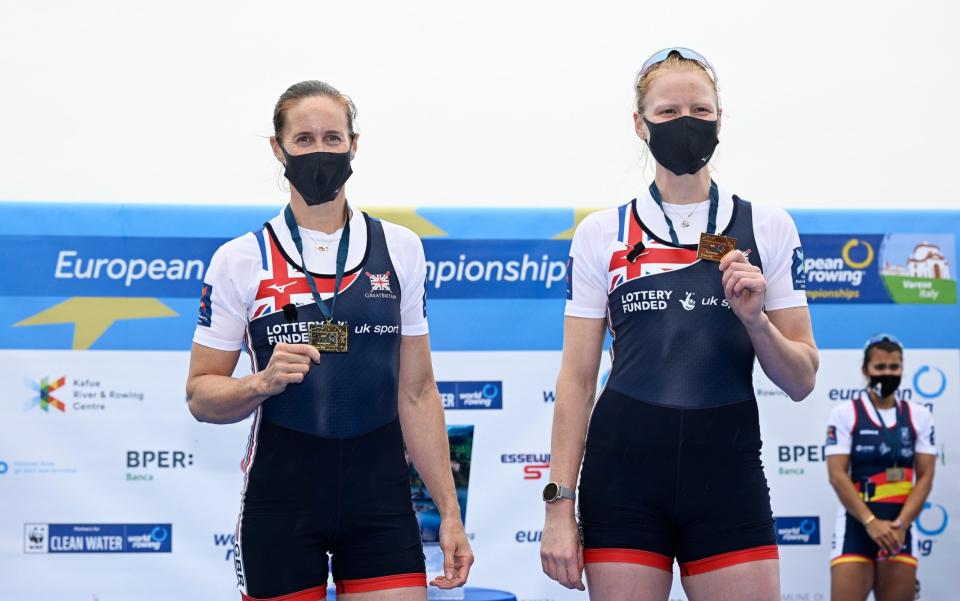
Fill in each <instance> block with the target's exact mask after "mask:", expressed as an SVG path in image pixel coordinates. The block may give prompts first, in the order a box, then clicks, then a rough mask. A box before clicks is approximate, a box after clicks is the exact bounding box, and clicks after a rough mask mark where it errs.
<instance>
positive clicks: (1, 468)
mask: <svg viewBox="0 0 960 601" xmlns="http://www.w3.org/2000/svg"><path fill="white" fill-rule="evenodd" d="M9 469H10V466H8V465H7V462H6V461H0V475H3V474H6V473H7V470H9Z"/></svg>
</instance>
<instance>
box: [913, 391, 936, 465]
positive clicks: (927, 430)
mask: <svg viewBox="0 0 960 601" xmlns="http://www.w3.org/2000/svg"><path fill="white" fill-rule="evenodd" d="M910 416H911V417H912V418H913V427H914V428H915V429H916V431H917V444H916V446H915V447H914V452H916V453H923V454H924V455H936V454H937V447H936V440H935V438H934V434H933V414H932V413H930V410H929V409H927V408H926V407H924V406H923V405H918V404H917V403H910Z"/></svg>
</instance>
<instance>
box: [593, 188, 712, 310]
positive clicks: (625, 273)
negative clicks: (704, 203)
mask: <svg viewBox="0 0 960 601" xmlns="http://www.w3.org/2000/svg"><path fill="white" fill-rule="evenodd" d="M635 202H636V201H635V200H634V201H631V202H629V203H627V204H625V205H621V206H620V211H619V219H620V231H619V235H618V237H617V240H618V243H619V244H620V245H622V247H621V248H619V249H618V250H615V251H614V252H613V254H612V256H611V257H610V267H609V273H608V279H609V282H610V287H609V288H608V290H607V292H608V293H610V292H613V291H614V290H616V289H617V288H618V287H620V286H622V285H624V284H626V283H627V282H631V281H633V280H636V279H638V278H644V277H647V276H652V275H658V274H661V273H665V272H668V271H675V270H677V269H683V268H684V267H689V266H690V265H693V264H694V263H696V262H697V251H696V250H691V249H688V248H677V247H675V246H670V245H667V244H664V243H663V242H660V241H659V240H657V239H656V238H654V237H652V236H651V235H650V234H649V233H648V232H647V231H646V230H644V229H643V228H642V227H641V226H640V223H639V221H638V220H637V216H636V210H635V208H634V203H635ZM638 243H642V244H641V246H640V247H639V249H637V244H638ZM631 259H633V260H632V261H631Z"/></svg>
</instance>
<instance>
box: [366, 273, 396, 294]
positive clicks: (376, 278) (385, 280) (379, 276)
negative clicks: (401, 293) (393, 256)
mask: <svg viewBox="0 0 960 601" xmlns="http://www.w3.org/2000/svg"><path fill="white" fill-rule="evenodd" d="M366 273H367V277H368V278H370V290H371V291H373V292H377V291H378V290H379V291H383V292H393V291H392V290H390V272H389V271H388V272H386V273H370V272H369V271H368V272H366Z"/></svg>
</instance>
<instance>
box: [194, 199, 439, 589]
mask: <svg viewBox="0 0 960 601" xmlns="http://www.w3.org/2000/svg"><path fill="white" fill-rule="evenodd" d="M300 235H301V237H302V239H303V247H304V249H303V252H304V260H305V262H306V265H307V268H308V269H309V270H310V276H311V277H313V278H314V281H315V283H316V286H317V288H318V290H319V292H320V295H321V297H322V298H323V299H324V301H326V300H327V299H329V298H330V297H331V296H332V293H333V287H334V281H335V277H334V275H333V273H334V272H335V258H336V255H337V245H338V242H339V240H340V236H341V232H339V231H338V232H337V233H335V234H333V235H327V234H323V233H322V232H316V231H311V230H305V229H304V228H300ZM315 245H316V246H315ZM323 247H326V249H327V250H325V251H321V250H320V248H323ZM299 256H300V255H299V253H298V252H297V249H296V246H295V244H294V242H293V240H292V238H291V235H290V231H289V229H288V228H287V225H286V223H285V221H284V216H283V213H281V214H280V215H278V216H277V217H275V218H273V219H271V220H270V221H269V222H268V223H266V224H264V226H263V229H260V230H257V231H255V232H252V233H249V234H246V235H244V236H241V237H239V238H236V239H234V240H231V241H230V242H227V243H226V244H224V245H223V246H222V247H220V249H218V250H217V252H216V253H215V254H214V256H213V259H212V260H211V263H210V267H209V269H208V271H207V274H206V276H205V278H204V287H203V299H202V301H201V309H200V321H199V324H198V326H197V328H196V333H195V334H194V342H196V343H197V344H201V345H203V346H207V347H210V348H214V349H219V350H222V351H237V350H240V349H243V350H244V351H246V353H247V354H248V355H249V357H250V361H251V364H252V369H253V371H254V372H259V371H261V370H263V369H264V368H266V366H267V364H268V362H269V361H270V357H271V355H272V354H273V349H274V347H275V346H276V344H278V343H294V344H297V343H307V342H308V341H309V333H308V332H309V326H310V325H312V324H316V323H320V322H324V321H325V319H324V317H323V314H322V313H321V311H320V308H319V307H318V306H317V304H316V302H315V301H314V299H313V296H312V294H311V290H310V286H309V285H308V282H307V280H306V278H305V277H304V274H303V272H302V270H301V268H300V261H299V260H298V259H299ZM425 274H426V263H425V260H424V254H423V246H422V244H421V243H420V240H419V238H417V236H416V234H414V233H413V232H411V231H410V230H408V229H406V228H403V227H401V226H398V225H394V224H391V223H387V222H384V221H380V220H377V219H373V218H371V217H369V216H368V215H366V214H364V213H361V212H359V211H355V212H354V214H353V217H352V218H351V221H350V243H349V249H348V253H347V262H346V267H345V274H344V276H343V282H342V284H341V286H340V292H339V294H338V296H337V300H336V306H335V309H334V314H333V319H334V321H335V322H343V323H346V324H347V325H348V327H349V352H348V353H324V354H323V355H322V356H321V359H320V363H319V364H313V363H311V366H310V371H309V373H308V374H307V375H306V376H305V377H304V381H303V382H302V383H299V384H289V385H288V386H287V387H286V389H285V390H284V391H283V392H281V393H280V394H278V395H276V396H273V397H270V398H268V399H267V400H266V401H264V402H263V403H262V404H261V405H260V406H259V407H258V408H257V410H256V412H255V414H254V418H253V424H252V428H251V431H250V437H249V441H248V445H247V449H246V453H245V456H244V458H243V461H242V463H241V466H242V468H243V471H244V487H243V492H242V497H241V499H242V500H241V510H240V517H239V520H238V524H237V532H236V540H237V547H236V549H235V552H236V559H235V567H236V571H237V580H238V586H239V588H240V591H241V593H242V597H243V599H244V600H245V601H247V600H253V599H276V598H280V597H282V598H283V600H284V601H314V600H317V599H323V598H324V597H325V595H326V586H327V563H328V555H327V554H328V553H329V554H331V555H332V569H333V577H334V581H335V582H336V585H337V589H338V591H339V592H343V593H355V592H367V591H374V590H381V589H390V588H397V587H405V586H426V575H425V569H424V558H423V550H422V547H421V543H420V530H419V526H418V524H417V520H416V516H415V514H414V512H413V507H412V503H411V497H410V482H409V472H408V467H407V462H406V459H405V456H404V449H403V438H402V435H401V431H400V421H399V417H398V407H397V403H398V398H397V394H398V392H397V388H398V377H399V356H400V342H401V336H419V335H423V334H426V333H427V319H426V310H425V306H424V302H425V300H424V278H425ZM328 306H329V304H328Z"/></svg>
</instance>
